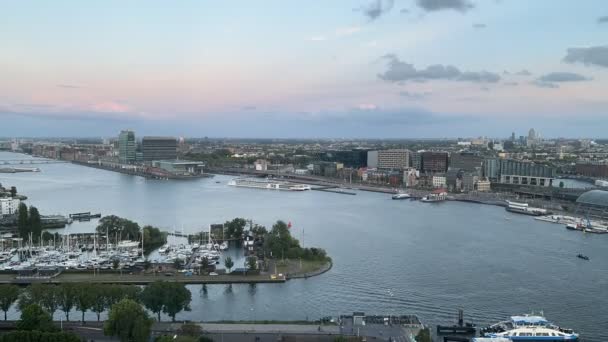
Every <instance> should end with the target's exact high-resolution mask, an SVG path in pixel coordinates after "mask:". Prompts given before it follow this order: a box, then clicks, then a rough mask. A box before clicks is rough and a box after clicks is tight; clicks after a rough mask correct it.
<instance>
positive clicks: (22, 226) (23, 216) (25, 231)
mask: <svg viewBox="0 0 608 342" xmlns="http://www.w3.org/2000/svg"><path fill="white" fill-rule="evenodd" d="M17 230H18V232H19V237H21V238H22V239H23V240H29V238H30V234H32V239H33V240H34V241H38V239H39V238H40V233H42V220H41V218H40V212H38V208H36V207H34V206H30V207H29V210H28V207H27V205H25V203H23V202H21V203H19V208H18V214H17Z"/></svg>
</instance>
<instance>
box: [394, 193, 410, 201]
mask: <svg viewBox="0 0 608 342" xmlns="http://www.w3.org/2000/svg"><path fill="white" fill-rule="evenodd" d="M392 198H393V199H394V200H402V199H409V198H412V196H411V195H410V194H406V193H404V192H400V193H396V194H394V195H393V196H392Z"/></svg>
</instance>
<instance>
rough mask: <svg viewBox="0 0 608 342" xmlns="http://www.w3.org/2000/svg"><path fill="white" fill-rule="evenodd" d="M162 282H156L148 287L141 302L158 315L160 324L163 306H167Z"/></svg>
mask: <svg viewBox="0 0 608 342" xmlns="http://www.w3.org/2000/svg"><path fill="white" fill-rule="evenodd" d="M164 284H165V283H164V282H162V281H155V282H153V283H152V284H149V285H147V286H146V287H145V288H144V290H143V291H142V292H141V301H142V303H143V305H144V306H145V307H146V308H147V309H148V310H150V311H152V313H155V314H156V315H158V321H159V322H160V313H161V311H163V305H164V304H165V301H164V299H165V298H164V296H165V286H164Z"/></svg>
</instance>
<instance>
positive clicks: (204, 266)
mask: <svg viewBox="0 0 608 342" xmlns="http://www.w3.org/2000/svg"><path fill="white" fill-rule="evenodd" d="M201 269H202V270H203V271H204V272H207V270H208V269H209V259H207V257H203V258H202V259H201ZM199 273H200V270H199Z"/></svg>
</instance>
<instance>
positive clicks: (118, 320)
mask: <svg viewBox="0 0 608 342" xmlns="http://www.w3.org/2000/svg"><path fill="white" fill-rule="evenodd" d="M152 323H153V320H152V319H151V318H149V317H148V314H147V313H146V311H145V310H144V309H143V308H142V307H141V305H139V304H137V302H135V301H133V300H130V299H123V300H121V301H120V302H118V303H116V304H114V305H113V306H112V308H111V309H110V313H109V315H108V320H107V321H106V322H105V323H104V327H103V331H104V334H105V335H106V336H115V337H118V338H119V339H120V340H121V341H122V342H145V341H148V340H149V339H150V329H151V327H152Z"/></svg>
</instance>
